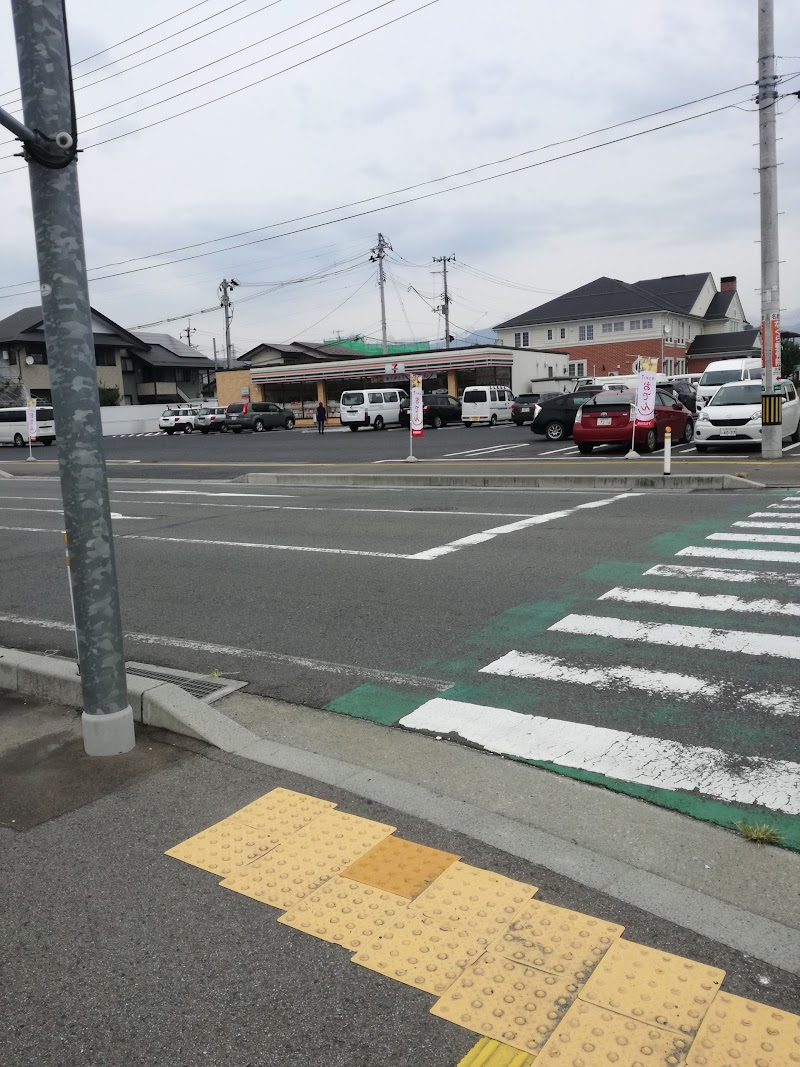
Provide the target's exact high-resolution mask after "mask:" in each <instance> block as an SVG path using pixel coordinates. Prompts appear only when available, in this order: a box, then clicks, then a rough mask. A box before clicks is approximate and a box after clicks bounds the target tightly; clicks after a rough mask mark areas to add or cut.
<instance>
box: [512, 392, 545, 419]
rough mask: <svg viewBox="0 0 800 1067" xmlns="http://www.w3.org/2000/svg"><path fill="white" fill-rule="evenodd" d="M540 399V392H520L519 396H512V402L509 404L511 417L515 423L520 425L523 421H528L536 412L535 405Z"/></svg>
mask: <svg viewBox="0 0 800 1067" xmlns="http://www.w3.org/2000/svg"><path fill="white" fill-rule="evenodd" d="M541 399H542V394H541V393H520V394H519V396H517V397H514V403H513V404H512V405H511V418H512V419H513V420H514V423H515V425H517V426H522V425H523V423H526V422H530V421H531V419H532V418H533V416H534V414H535V413H536V405H537V404H538V403H540V401H541Z"/></svg>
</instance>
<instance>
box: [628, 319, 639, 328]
mask: <svg viewBox="0 0 800 1067" xmlns="http://www.w3.org/2000/svg"><path fill="white" fill-rule="evenodd" d="M628 325H629V326H630V328H631V329H632V330H641V328H642V320H641V319H631V321H630V322H629V324H628Z"/></svg>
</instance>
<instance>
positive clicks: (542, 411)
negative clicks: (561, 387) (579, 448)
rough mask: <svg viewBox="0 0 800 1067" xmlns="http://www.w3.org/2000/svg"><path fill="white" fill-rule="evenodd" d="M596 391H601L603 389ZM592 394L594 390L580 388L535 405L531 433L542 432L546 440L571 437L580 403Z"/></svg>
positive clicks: (559, 439) (560, 439)
mask: <svg viewBox="0 0 800 1067" xmlns="http://www.w3.org/2000/svg"><path fill="white" fill-rule="evenodd" d="M596 391H597V392H602V391H603V390H600V389H598V390H596ZM594 395H595V390H593V391H592V392H589V391H588V390H587V391H586V392H584V391H583V390H582V389H581V390H576V391H575V392H574V393H561V394H560V395H559V396H554V397H553V398H552V400H545V401H544V403H543V404H540V405H537V410H536V413H535V414H534V418H533V422H532V423H531V433H540V434H544V436H545V437H546V438H547V440H548V441H563V440H564V438H566V437H571V436H572V427H573V425H574V423H575V416H576V415H577V414H578V411H579V410H580V408H581V407H582V405H583V404H585V403H586V401H587V400H591V398H592V397H593V396H594Z"/></svg>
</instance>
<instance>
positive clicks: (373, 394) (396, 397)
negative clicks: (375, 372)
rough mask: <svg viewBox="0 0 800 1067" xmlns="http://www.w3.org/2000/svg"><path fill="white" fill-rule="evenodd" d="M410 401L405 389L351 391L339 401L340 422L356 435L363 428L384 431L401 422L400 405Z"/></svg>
mask: <svg viewBox="0 0 800 1067" xmlns="http://www.w3.org/2000/svg"><path fill="white" fill-rule="evenodd" d="M403 400H408V393H407V392H406V391H405V389H398V388H394V389H392V388H391V387H387V388H383V387H382V386H379V385H378V386H374V387H373V388H372V389H350V390H348V391H347V392H346V393H342V396H341V399H340V400H339V422H340V423H341V424H342V426H349V427H350V429H351V430H352V431H353V432H354V433H355V432H356V431H357V430H359V429H361V427H362V426H371V427H372V429H373V430H383V429H384V428H385V427H386V426H389V425H390V424H397V423H399V422H400V405H401V403H402V402H403Z"/></svg>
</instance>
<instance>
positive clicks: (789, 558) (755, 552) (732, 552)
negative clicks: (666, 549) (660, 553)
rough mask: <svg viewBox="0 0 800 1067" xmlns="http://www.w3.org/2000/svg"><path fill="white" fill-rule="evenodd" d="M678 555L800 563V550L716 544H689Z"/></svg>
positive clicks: (759, 561) (756, 561) (757, 561)
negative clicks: (718, 545)
mask: <svg viewBox="0 0 800 1067" xmlns="http://www.w3.org/2000/svg"><path fill="white" fill-rule="evenodd" d="M675 555H676V556H710V557H711V558H712V559H743V560H749V561H750V562H751V563H794V564H795V565H797V564H800V552H784V551H781V550H780V549H777V548H776V549H773V550H770V549H759V548H717V547H716V546H715V545H688V546H687V547H686V548H682V549H681V550H680V551H679V552H676V553H675Z"/></svg>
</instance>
